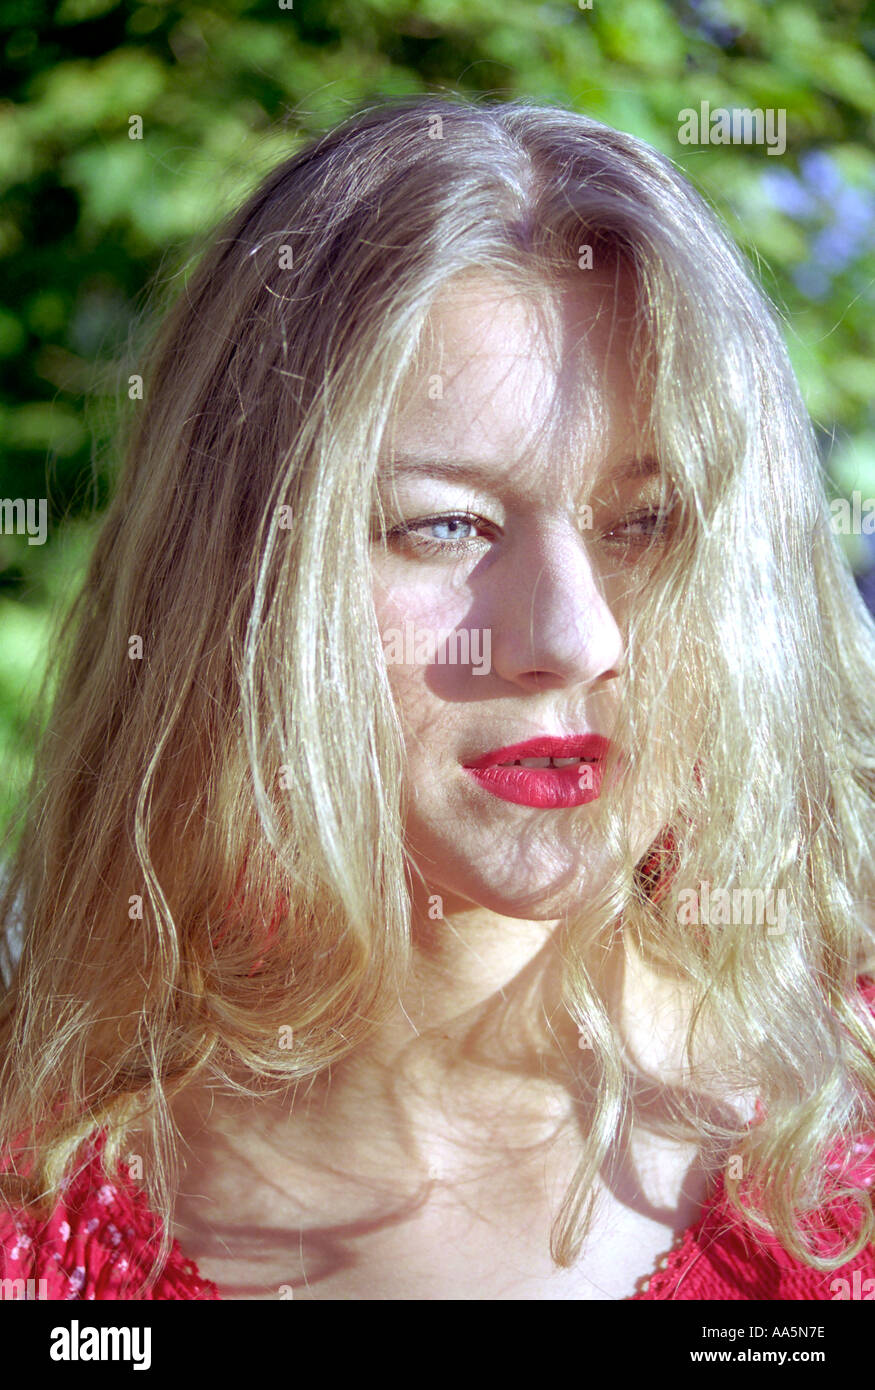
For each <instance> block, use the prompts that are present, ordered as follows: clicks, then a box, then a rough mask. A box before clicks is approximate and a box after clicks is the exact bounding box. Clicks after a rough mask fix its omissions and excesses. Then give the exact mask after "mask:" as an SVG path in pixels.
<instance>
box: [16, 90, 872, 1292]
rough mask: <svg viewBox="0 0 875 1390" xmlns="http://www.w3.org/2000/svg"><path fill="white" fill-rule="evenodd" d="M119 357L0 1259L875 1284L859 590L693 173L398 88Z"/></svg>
mask: <svg viewBox="0 0 875 1390" xmlns="http://www.w3.org/2000/svg"><path fill="white" fill-rule="evenodd" d="M731 157H732V155H731V153H730V152H727V158H731ZM133 371H135V372H136V373H137V374H140V375H141V376H142V378H143V382H144V399H143V401H142V403H140V402H137V403H136V404H135V406H134V407H133V411H132V415H131V418H130V421H129V424H128V427H127V435H128V437H127V438H126V440H125V446H126V461H125V466H124V469H123V471H122V474H121V478H120V481H119V484H118V489H117V493H116V496H115V498H114V501H113V503H112V505H111V507H110V509H109V512H108V515H107V517H106V520H105V522H104V525H103V528H102V531H101V534H100V537H99V540H98V542H97V545H96V549H95V551H94V555H93V559H92V561H91V564H90V568H89V570H88V574H87V577H86V579H85V582H84V586H83V588H82V591H81V593H80V595H79V597H78V598H77V600H76V602H75V605H74V608H73V611H72V613H71V615H70V619H69V622H68V625H67V628H66V631H65V641H64V643H63V644H62V645H61V646H60V648H59V651H58V658H57V659H58V674H57V688H56V692H55V695H54V704H53V708H52V714H51V720H50V722H49V725H48V729H47V731H46V734H45V739H44V742H43V744H42V747H41V751H40V755H39V758H38V762H37V766H36V771H35V781H34V786H33V789H32V794H31V796H30V798H29V803H28V811H27V821H26V824H25V826H24V833H23V835H22V838H21V847H20V850H19V851H18V853H17V855H16V857H15V859H14V862H13V863H12V865H11V869H10V873H9V878H8V884H7V888H6V896H5V901H4V904H3V920H4V922H5V923H6V925H7V930H8V931H10V932H12V931H13V930H14V928H15V924H16V922H20V923H21V926H22V931H23V950H22V952H21V956H20V960H17V961H16V960H14V959H13V953H12V952H11V951H10V952H9V959H8V967H9V976H10V983H9V987H8V990H7V993H6V997H5V1007H4V1013H3V1029H4V1031H3V1060H2V1075H0V1082H2V1085H0V1095H2V1114H0V1136H2V1142H3V1146H4V1171H3V1175H2V1194H3V1197H4V1209H3V1217H2V1222H3V1224H2V1252H3V1269H2V1273H3V1275H4V1276H6V1277H19V1278H21V1279H22V1280H24V1281H26V1280H27V1279H33V1280H34V1281H38V1280H39V1279H43V1280H45V1281H46V1282H45V1284H44V1285H43V1286H42V1287H43V1290H44V1292H45V1293H46V1296H48V1297H53V1298H86V1299H87V1298H97V1299H102V1298H125V1297H138V1296H145V1297H149V1298H155V1299H159V1298H162V1299H166V1298H277V1297H279V1298H286V1297H294V1298H296V1299H297V1298H313V1299H364V1298H379V1299H493V1298H497V1299H509V1298H524V1299H554V1298H555V1299H624V1298H734V1299H736V1298H763V1297H765V1298H779V1299H784V1298H788V1299H789V1298H820V1299H832V1298H837V1297H845V1296H847V1297H863V1296H870V1297H871V1296H872V1294H871V1293H868V1295H867V1289H871V1290H872V1291H873V1292H875V1245H873V1237H875V1213H873V1190H872V1178H873V1173H875V1115H873V1109H875V1103H873V1097H875V1025H873V1016H872V1015H873V1007H875V988H873V978H872V976H873V973H875V950H873V914H872V907H873V898H875V894H873V881H872V867H871V853H870V851H871V844H872V840H873V835H875V716H873V709H872V690H873V688H875V631H873V624H872V621H871V619H870V618H869V616H868V615H867V612H866V610H865V608H864V606H863V603H862V601H861V600H860V598H859V596H858V595H857V592H856V589H855V587H854V584H853V581H852V577H851V575H850V573H849V571H848V568H847V566H846V564H845V562H844V561H843V559H842V555H841V552H840V549H839V546H838V542H837V539H836V537H835V536H834V534H833V532H832V530H831V527H830V517H829V509H828V506H827V501H826V498H825V495H824V491H823V486H822V481H821V476H820V469H819V464H818V459H817V455H816V452H815V446H814V442H813V438H812V432H811V429H810V425H809V423H808V420H807V417H806V414H805V411H804V408H803V405H802V403H801V400H800V396H799V391H798V388H797V385H796V383H795V381H794V378H793V375H792V372H791V369H790V366H789V365H788V360H787V357H786V354H785V351H784V348H783V346H782V342H781V336H780V333H779V331H778V328H777V327H776V323H775V320H774V317H773V315H772V312H771V311H770V308H769V306H768V304H767V303H766V302H765V300H764V298H763V296H762V294H761V293H760V291H759V290H758V289H757V288H756V287H755V286H754V284H753V283H752V280H751V278H750V276H749V274H748V272H747V270H746V269H745V266H744V263H743V261H742V259H741V257H740V255H739V253H738V252H737V251H736V250H735V249H734V247H733V246H732V245H731V244H730V242H729V241H728V240H727V237H726V235H725V233H724V232H723V231H722V230H721V229H720V227H719V226H718V225H717V223H716V221H715V219H714V217H713V216H712V214H711V213H710V212H709V210H708V209H707V208H706V206H705V205H704V204H703V202H702V200H701V199H700V198H699V197H698V196H697V195H696V193H695V192H694V191H693V190H692V189H691V187H690V186H689V184H688V183H687V182H686V181H685V180H684V179H683V178H682V177H681V176H680V175H679V174H678V172H677V171H676V170H675V169H674V167H673V165H672V164H671V162H670V161H668V160H667V159H665V158H664V157H662V156H661V155H659V154H657V153H656V152H654V151H653V150H652V149H650V148H649V147H648V146H647V145H645V144H643V143H642V142H641V141H639V140H637V139H634V138H632V137H631V136H629V135H625V134H622V133H619V132H617V131H614V130H611V129H608V128H607V127H605V126H603V125H601V124H599V123H598V122H596V121H593V120H590V119H588V118H586V117H583V116H580V115H577V114H574V113H571V112H567V111H564V110H557V109H549V108H543V107H537V106H532V105H527V104H521V103H509V104H470V103H466V102H463V101H454V100H442V99H441V100H439V99H435V98H431V97H428V98H422V99H413V100H404V101H402V102H395V103H387V104H385V105H381V106H380V107H378V108H376V109H372V110H368V111H365V112H364V113H362V114H359V115H357V116H355V117H354V118H352V119H351V120H349V121H347V122H346V123H345V124H344V125H343V126H342V127H340V128H339V129H337V130H335V131H333V132H331V133H330V134H328V135H327V136H326V137H325V138H324V139H321V140H319V141H318V142H316V143H315V144H312V145H310V146H308V147H307V148H305V149H303V150H300V151H299V152H298V153H297V154H295V155H294V156H293V157H292V158H290V159H289V160H287V161H286V162H285V163H283V164H282V165H281V166H280V167H279V168H278V169H276V170H275V171H274V172H273V173H272V174H271V175H270V177H268V178H267V179H266V180H265V181H264V183H263V184H262V186H261V187H260V188H259V189H258V190H257V192H256V193H254V194H253V195H252V196H251V197H250V198H249V199H248V201H247V202H246V204H245V206H244V207H243V208H242V209H241V210H240V211H238V212H237V213H236V214H235V215H233V216H232V217H231V218H230V219H228V221H227V222H226V223H225V225H224V226H223V227H222V228H221V229H220V230H219V232H218V233H217V234H216V235H215V236H214V238H213V240H212V242H211V244H210V246H209V248H208V250H207V251H206V253H205V254H204V255H203V257H202V258H201V260H200V262H199V265H198V267H197V269H196V270H195V272H194V273H193V274H192V275H191V276H190V278H189V279H188V280H187V283H186V284H185V288H184V289H183V290H182V291H181V292H180V293H179V294H178V297H177V299H176V301H175V303H174V304H173V305H172V306H171V307H169V308H168V309H167V312H166V315H164V317H163V319H162V322H161V326H160V328H159V330H158V331H157V333H156V334H155V336H154V339H153V341H152V345H151V347H150V350H149V353H148V355H147V356H146V357H145V358H144V359H143V360H142V362H139V363H137V364H136V365H135V366H134V367H133ZM869 1280H872V1281H873V1282H872V1283H871V1284H867V1281H869ZM38 1287H39V1286H38V1285H37V1288H38ZM855 1290H856V1292H855Z"/></svg>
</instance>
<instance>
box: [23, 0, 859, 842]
mask: <svg viewBox="0 0 875 1390" xmlns="http://www.w3.org/2000/svg"><path fill="white" fill-rule="evenodd" d="M591 4H592V7H591V8H581V7H580V5H579V4H578V3H576V0H574V2H572V0H548V3H543V4H539V3H532V0H418V3H415V4H410V3H406V0H356V3H351V0H287V3H285V4H283V3H282V0H280V3H273V4H271V3H266V2H265V0H220V2H219V3H214V4H209V5H201V4H191V5H185V4H182V5H178V4H168V3H165V0H144V2H143V3H136V2H133V3H118V0H61V3H60V4H57V5H52V4H40V3H37V2H36V0H8V2H7V3H2V2H0V45H2V49H3V54H4V63H3V72H4V77H3V82H4V88H3V95H2V100H0V188H2V205H0V287H2V288H0V360H2V362H3V366H4V369H5V370H4V373H3V384H2V393H0V497H34V498H36V497H44V496H48V497H49V503H50V514H49V540H48V543H47V544H46V545H45V546H38V545H34V546H31V545H28V543H27V540H26V538H25V537H23V536H15V535H0V757H2V760H3V768H4V774H5V775H4V777H3V781H2V791H0V830H2V828H3V825H4V824H5V822H6V820H7V818H8V812H9V808H10V807H11V805H12V803H13V801H14V799H15V798H16V797H17V796H18V795H19V793H20V787H21V785H22V781H23V778H24V776H25V774H26V771H27V766H28V760H29V756H30V753H31V745H30V739H29V734H28V731H27V729H26V726H25V723H24V720H25V717H26V715H27V713H28V710H29V708H30V704H31V702H32V697H33V692H34V690H35V688H36V685H37V683H38V678H39V675H40V673H41V670H42V667H43V662H44V658H45V653H46V643H47V640H48V634H49V619H50V617H51V615H52V613H53V611H54V609H55V608H56V606H57V605H58V604H59V603H62V602H63V601H64V599H65V598H66V597H68V596H69V594H70V593H71V591H72V589H73V587H74V586H75V584H76V581H77V577H78V576H79V575H80V573H81V568H82V565H83V563H84V561H85V559H86V557H87V554H88V550H89V547H90V545H91V543H92V541H93V537H94V533H95V526H96V524H97V523H98V522H99V518H100V512H101V510H102V508H103V507H104V506H105V503H106V499H107V496H108V493H109V491H110V489H111V486H112V481H113V477H114V475H115V472H116V470H117V467H118V463H119V460H118V459H116V458H115V457H113V456H112V450H111V448H108V447H107V440H108V439H109V438H110V429H111V424H112V420H113V416H114V414H115V413H116V412H117V411H118V410H119V409H121V408H124V407H125V406H127V407H128V408H131V407H130V404H129V403H128V402H127V382H126V378H124V379H123V378H122V377H121V375H120V373H119V371H118V368H117V363H118V361H119V358H120V353H121V351H122V349H123V348H124V346H125V344H126V342H127V341H128V335H129V331H130V329H131V325H132V324H134V323H136V321H137V318H138V315H139V314H140V313H141V312H142V310H143V307H144V303H145V298H144V294H145V290H146V287H147V286H149V285H155V284H157V283H160V284H162V285H167V286H169V287H171V288H172V284H173V282H174V280H175V279H176V277H179V276H180V275H181V274H183V268H184V265H185V262H186V257H187V255H189V254H190V252H191V247H192V244H193V239H194V238H195V237H197V236H200V235H201V234H202V233H203V232H204V231H205V230H206V229H208V228H209V227H210V226H211V225H212V224H214V223H215V222H216V221H217V220H218V218H219V217H220V216H221V215H222V214H223V213H224V212H225V211H226V210H227V209H228V208H229V207H231V206H232V205H233V204H234V203H236V202H238V201H239V200H240V199H241V198H242V197H243V196H244V195H245V194H246V193H247V192H248V191H249V190H250V189H251V188H252V187H254V186H255V185H256V184H257V183H258V182H259V181H260V179H261V178H262V177H263V176H264V174H265V173H266V172H267V170H268V169H269V168H271V167H272V166H273V165H274V164H275V163H277V162H278V161H279V160H280V159H282V158H284V157H285V156H287V155H288V154H289V153H291V152H292V151H293V150H294V149H295V148H296V147H297V145H298V144H299V143H300V142H302V141H303V140H305V139H306V138H309V137H311V136H312V135H314V134H317V133H319V132H321V131H323V130H324V129H325V128H327V127H328V126H330V125H332V124H334V123H335V122H336V121H337V120H339V119H340V118H342V117H343V116H344V115H345V114H347V113H348V112H349V111H350V110H351V109H352V108H355V107H357V106H358V105H360V104H361V103H363V102H367V101H376V100H379V99H380V97H381V96H384V95H388V94H395V93H408V92H418V91H423V90H432V91H446V92H453V91H462V92H466V93H480V94H488V95H489V96H490V97H493V98H498V99H501V98H507V97H512V96H523V97H531V98H533V99H540V100H546V101H549V102H559V103H563V104H568V105H570V106H572V107H574V108H576V109H577V110H580V111H585V112H587V113H589V114H591V115H593V116H596V117H597V118H599V119H600V120H603V121H606V122H608V123H609V124H611V125H615V126H618V127H620V128H621V129H624V130H628V131H631V132H633V133H634V134H636V135H639V136H642V137H643V138H644V139H645V140H648V141H650V142H651V143H652V144H653V145H655V146H656V147H657V148H658V149H660V150H662V151H663V152H664V153H665V154H667V155H669V156H670V157H671V158H672V159H674V160H675V161H676V162H677V163H678V164H679V165H680V166H681V167H682V168H683V169H684V170H685V171H686V172H687V174H688V175H689V176H690V177H691V178H692V179H693V181H694V182H695V183H696V185H697V186H698V187H699V189H700V190H701V191H702V192H703V193H704V194H705V196H706V197H707V198H708V199H709V200H710V201H711V202H712V204H713V205H714V206H715V207H716V209H717V210H718V212H719V213H720V214H721V215H722V216H723V218H724V219H725V220H726V222H727V223H728V224H729V226H730V228H731V230H732V231H733V233H734V234H735V236H736V237H737V238H738V239H739V241H740V242H741V244H742V246H743V247H744V249H745V250H746V252H747V253H748V255H749V256H750V257H751V259H752V260H753V262H754V264H755V266H756V268H757V270H758V273H759V276H760V278H761V281H762V283H763V285H764V287H765V289H766V291H767V292H768V293H769V294H770V296H771V297H772V299H773V300H774V301H775V302H776V303H777V305H778V306H779V308H780V310H781V312H782V314H783V316H784V320H785V325H786V337H787V342H788V346H789V348H790V351H791V354H792V356H793V359H794V362H795V365H796V368H797V371H798V373H799V375H800V378H801V381H802V385H803V389H804V392H805V395H806V399H807V401H808V405H809V408H810V410H811V412H812V415H813V417H814V419H815V422H816V424H817V426H818V429H819V431H820V434H821V438H822V442H823V457H824V462H825V464H826V465H827V467H828V470H829V476H830V479H831V486H832V488H833V490H834V491H835V492H836V493H844V494H847V495H849V494H850V492H851V491H852V490H853V489H854V488H859V489H860V490H861V492H862V494H863V497H870V496H875V410H873V395H875V391H873V387H875V365H873V363H875V354H873V338H875V314H873V292H872V289H873V282H875V240H873V226H875V153H873V142H872V135H873V123H875V64H873V57H875V2H873V0H869V3H865V2H864V0H833V3H829V4H827V3H809V4H803V3H800V0H591ZM702 100H707V101H708V102H709V103H710V105H711V107H712V108H714V107H717V106H724V107H734V106H736V107H774V108H784V109H786V113H787V150H786V153H784V154H783V155H782V156H780V157H774V156H770V155H768V154H767V152H766V148H765V147H763V146H749V147H744V146H713V145H711V146H701V147H695V146H682V145H680V144H679V143H678V140H677V131H678V113H679V111H680V110H681V109H682V108H684V107H687V106H693V107H698V105H699V103H700V102H701V101H702ZM133 115H139V116H141V117H142V121H143V138H142V139H141V140H136V139H131V138H130V136H129V131H130V124H129V118H130V117H131V116H133ZM134 408H135V407H134ZM864 543H865V538H849V540H848V547H849V558H850V559H851V562H852V564H853V565H854V566H855V569H857V571H858V572H861V573H862V571H864V570H865V569H866V568H867V567H870V566H872V565H873V564H875V551H872V552H869V553H868V554H867V553H866V551H865V548H864Z"/></svg>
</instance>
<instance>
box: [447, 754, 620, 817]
mask: <svg viewBox="0 0 875 1390" xmlns="http://www.w3.org/2000/svg"><path fill="white" fill-rule="evenodd" d="M465 771H466V772H468V773H470V774H471V776H472V777H473V778H474V780H475V782H478V783H479V784H480V786H481V787H483V788H484V789H485V790H486V791H488V792H492V795H493V796H498V797H500V798H501V800H502V801H513V802H515V804H516V805H517V806H537V807H541V808H546V809H558V808H560V807H563V806H584V805H585V804H586V802H588V801H595V800H597V798H598V796H599V794H600V792H601V789H602V777H603V775H604V763H602V762H595V763H587V762H579V763H569V764H568V766H567V767H499V766H498V765H497V764H493V765H492V766H491V767H467V768H466V769H465ZM582 771H583V772H584V775H583V776H581V772H582ZM586 772H588V773H589V774H590V775H589V777H587V776H586V775H585V774H586ZM588 781H591V782H592V786H587V785H586V784H587V782H588ZM581 782H583V784H584V785H583V786H581Z"/></svg>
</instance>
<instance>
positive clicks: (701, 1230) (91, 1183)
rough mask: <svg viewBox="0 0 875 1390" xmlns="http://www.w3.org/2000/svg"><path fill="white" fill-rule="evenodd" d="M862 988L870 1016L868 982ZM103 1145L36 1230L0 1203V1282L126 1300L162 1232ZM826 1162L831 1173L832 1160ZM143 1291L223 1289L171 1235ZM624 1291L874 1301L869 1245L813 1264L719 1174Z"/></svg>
mask: <svg viewBox="0 0 875 1390" xmlns="http://www.w3.org/2000/svg"><path fill="white" fill-rule="evenodd" d="M860 984H861V987H862V992H863V996H864V998H866V1000H867V1002H868V1003H869V1005H870V1007H871V1008H872V1009H873V1012H875V980H861V981H860ZM103 1141H104V1135H103V1132H98V1133H97V1135H96V1136H95V1137H94V1138H93V1139H92V1140H91V1142H90V1145H89V1149H88V1160H87V1163H86V1164H85V1166H84V1167H83V1169H82V1171H81V1172H80V1173H78V1174H77V1175H76V1176H75V1177H74V1178H73V1179H72V1180H71V1181H69V1182H68V1184H67V1186H66V1188H65V1191H64V1195H63V1198H62V1200H61V1201H60V1202H59V1203H58V1205H57V1206H56V1208H55V1210H54V1211H53V1213H52V1215H51V1216H50V1217H49V1219H48V1220H47V1221H46V1222H45V1223H44V1224H43V1226H42V1229H37V1228H36V1227H35V1226H34V1225H32V1224H30V1223H29V1222H28V1221H27V1219H26V1218H25V1217H24V1216H22V1215H18V1216H15V1215H13V1214H11V1213H9V1212H7V1211H6V1210H5V1209H4V1208H2V1207H0V1278H3V1279H18V1280H23V1281H25V1284H24V1286H23V1290H22V1292H23V1295H24V1296H26V1297H28V1298H48V1299H123V1298H130V1297H133V1296H134V1294H133V1293H132V1292H131V1291H130V1284H129V1282H128V1281H131V1280H132V1279H136V1280H138V1281H139V1280H140V1279H141V1278H142V1277H143V1276H144V1275H145V1273H146V1272H147V1271H148V1269H149V1266H150V1263H151V1257H152V1255H153V1254H154V1251H155V1249H156V1248H157V1244H156V1243H157V1240H158V1239H159V1238H160V1230H161V1227H160V1219H159V1218H158V1217H157V1216H156V1215H155V1214H154V1213H153V1212H152V1210H151V1208H150V1207H149V1205H148V1202H147V1200H146V1197H145V1194H144V1193H143V1192H142V1191H141V1190H140V1189H139V1188H138V1187H137V1186H136V1184H135V1183H134V1182H133V1180H132V1179H130V1178H128V1177H127V1176H126V1175H125V1176H123V1177H122V1178H121V1179H112V1178H108V1177H107V1174H106V1172H105V1171H104V1169H103V1166H102V1162H101V1153H102V1148H103ZM834 1152H835V1153H836V1154H837V1152H838V1150H836V1151H834ZM827 1167H828V1169H829V1170H830V1171H832V1170H833V1169H835V1168H836V1167H837V1159H836V1161H835V1162H832V1161H831V1162H830V1163H829V1164H828V1165H827ZM853 1175H854V1177H855V1178H856V1180H857V1182H859V1184H860V1185H862V1186H866V1187H871V1186H872V1184H873V1182H875V1133H871V1134H868V1135H866V1136H863V1137H862V1138H861V1139H860V1140H859V1141H858V1142H857V1143H856V1144H855V1146H854V1174H853ZM855 1213H857V1214H858V1213H859V1208H858V1207H857V1204H856V1203H855V1202H853V1201H851V1200H850V1199H845V1201H844V1202H843V1203H842V1204H841V1205H840V1206H837V1205H835V1204H834V1205H833V1206H832V1207H831V1208H830V1209H829V1212H828V1214H823V1213H822V1214H821V1215H820V1216H819V1217H818V1218H817V1222H816V1225H812V1230H813V1231H816V1233H817V1237H818V1240H819V1241H820V1242H821V1245H820V1248H822V1249H823V1250H824V1252H828V1250H829V1246H830V1239H831V1238H833V1239H834V1237H835V1233H836V1232H837V1231H838V1230H846V1231H848V1232H850V1231H852V1230H854V1229H855V1228H856V1223H855V1221H854V1215H855ZM30 1280H32V1281H33V1282H32V1283H28V1282H27V1281H30ZM40 1280H44V1281H45V1282H44V1284H42V1285H41V1284H40V1283H39V1281H40ZM126 1284H128V1287H127V1288H126V1287H125V1286H126ZM146 1297H148V1298H152V1299H181V1298H195V1299H218V1298H219V1297H220V1295H219V1291H218V1289H217V1287H216V1285H215V1284H213V1283H212V1282H211V1281H210V1280H209V1279H204V1278H203V1277H202V1275H201V1274H200V1273H199V1271H198V1268H197V1266H196V1265H195V1263H194V1262H193V1261H192V1260H189V1259H186V1257H185V1255H184V1254H183V1252H182V1250H181V1249H180V1247H179V1243H178V1241H176V1240H174V1242H173V1247H172V1252H171V1254H170V1257H169V1259H168V1261H167V1263H166V1265H165V1267H164V1270H163V1272H162V1274H161V1275H160V1277H159V1279H158V1281H157V1282H156V1284H155V1286H154V1288H153V1290H152V1291H151V1292H150V1293H147V1294H146ZM631 1297H632V1298H634V1299H720V1300H727V1299H733V1300H738V1299H768V1300H788V1299H818V1300H833V1299H841V1298H848V1299H869V1300H875V1245H868V1246H866V1247H865V1249H864V1250H863V1251H862V1252H861V1253H860V1254H859V1255H857V1256H856V1257H855V1258H854V1259H852V1260H850V1261H848V1262H847V1263H846V1264H843V1265H841V1266H840V1267H839V1268H837V1269H834V1270H830V1271H829V1272H827V1273H821V1272H820V1271H818V1270H815V1269H812V1268H811V1267H810V1266H808V1265H804V1264H801V1263H800V1262H799V1261H798V1260H795V1259H793V1258H792V1257H791V1256H790V1255H788V1254H787V1253H786V1252H785V1251H784V1250H783V1249H782V1248H781V1246H780V1245H779V1244H778V1242H777V1241H776V1240H774V1239H771V1238H768V1237H766V1236H764V1235H762V1234H761V1233H759V1232H757V1231H755V1230H754V1229H753V1228H752V1227H750V1226H749V1225H747V1224H746V1223H745V1222H743V1220H742V1219H741V1218H740V1217H739V1216H738V1215H737V1214H736V1213H735V1212H734V1211H733V1210H732V1209H731V1207H730V1206H729V1205H728V1203H727V1201H726V1198H725V1193H724V1186H723V1178H722V1176H721V1177H719V1178H718V1179H717V1180H716V1182H715V1184H714V1186H713V1188H712V1191H711V1193H710V1195H709V1197H708V1200H707V1202H706V1204H705V1207H704V1209H703V1211H702V1214H701V1216H700V1217H699V1219H698V1221H696V1222H695V1224H694V1225H692V1226H690V1227H689V1228H688V1229H687V1230H686V1231H685V1232H684V1233H683V1234H682V1235H681V1236H680V1237H679V1239H678V1240H677V1242H676V1243H675V1245H674V1248H673V1249H672V1250H671V1251H670V1253H669V1254H668V1255H666V1256H665V1258H664V1259H663V1260H662V1261H661V1262H660V1266H659V1268H658V1269H657V1270H656V1271H655V1272H654V1273H653V1274H652V1275H651V1276H650V1278H649V1279H648V1280H646V1281H645V1282H644V1284H643V1287H642V1288H641V1289H640V1291H639V1292H638V1293H635V1294H633V1295H632V1296H631Z"/></svg>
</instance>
